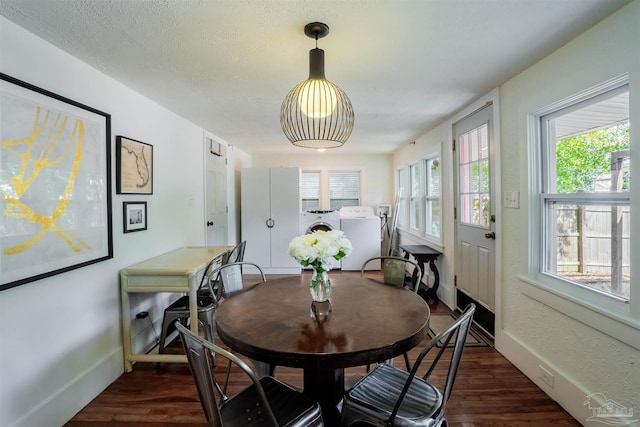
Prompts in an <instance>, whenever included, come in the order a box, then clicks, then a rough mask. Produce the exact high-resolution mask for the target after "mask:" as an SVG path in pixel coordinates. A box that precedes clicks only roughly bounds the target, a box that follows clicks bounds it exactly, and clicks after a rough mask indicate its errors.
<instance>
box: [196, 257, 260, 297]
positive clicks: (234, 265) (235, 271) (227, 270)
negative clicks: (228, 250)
mask: <svg viewBox="0 0 640 427" xmlns="http://www.w3.org/2000/svg"><path fill="white" fill-rule="evenodd" d="M247 267H248V268H252V269H253V268H255V269H256V270H258V273H259V274H260V277H261V279H262V281H263V282H264V281H266V280H267V279H266V277H265V275H264V272H263V271H262V268H260V266H259V265H258V264H255V263H253V262H249V261H242V262H231V263H227V264H224V265H221V266H219V267H217V268H215V269H213V270H211V272H210V274H209V280H208V283H209V284H213V283H215V282H216V280H217V281H219V284H220V285H221V286H218V293H217V294H216V297H217V299H218V300H220V299H221V298H223V297H226V296H229V295H232V294H234V293H236V292H240V291H242V290H243V289H244V281H243V279H242V273H243V269H244V268H247ZM210 290H211V293H212V294H213V287H211V288H210Z"/></svg>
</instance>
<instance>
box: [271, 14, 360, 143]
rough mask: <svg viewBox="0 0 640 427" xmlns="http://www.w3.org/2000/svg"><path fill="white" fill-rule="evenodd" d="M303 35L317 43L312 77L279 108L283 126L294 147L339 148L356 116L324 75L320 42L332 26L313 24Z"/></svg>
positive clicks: (312, 57) (312, 56) (312, 53)
mask: <svg viewBox="0 0 640 427" xmlns="http://www.w3.org/2000/svg"><path fill="white" fill-rule="evenodd" d="M304 33H305V34H306V35H307V36H308V37H310V38H313V39H315V40H316V47H315V49H311V50H310V51H309V78H308V79H307V80H305V81H303V82H302V83H300V84H298V85H297V86H295V87H294V88H293V89H291V90H290V91H289V93H288V94H287V96H286V97H285V99H284V102H283V103H282V107H281V109H280V125H281V126H282V131H283V132H284V134H285V135H286V137H287V138H288V139H289V141H291V143H292V144H293V145H296V146H298V147H307V148H336V147H341V146H342V145H344V143H345V142H346V141H347V139H348V138H349V136H350V135H351V131H352V130H353V123H354V114H353V107H352V105H351V101H350V100H349V97H348V96H347V94H346V93H344V91H343V90H342V89H340V88H339V87H338V86H337V85H336V84H334V83H331V82H330V81H328V80H327V79H326V78H325V76H324V50H322V49H319V48H318V47H317V44H318V39H320V38H323V37H326V36H327V34H329V26H328V25H327V24H324V23H322V22H312V23H309V24H307V25H306V26H305V27H304Z"/></svg>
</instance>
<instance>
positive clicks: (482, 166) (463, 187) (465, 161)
mask: <svg viewBox="0 0 640 427" xmlns="http://www.w3.org/2000/svg"><path fill="white" fill-rule="evenodd" d="M459 141H460V146H461V149H460V154H459V169H460V172H459V179H458V187H459V193H460V211H461V217H460V218H461V222H462V223H463V224H467V225H477V226H481V227H484V228H489V226H490V224H489V218H490V216H491V212H490V210H491V200H490V196H489V192H490V181H489V176H490V171H489V127H488V125H487V124H486V123H485V124H483V125H481V126H479V127H477V128H475V129H472V130H470V131H469V132H466V133H464V134H462V135H460V137H459Z"/></svg>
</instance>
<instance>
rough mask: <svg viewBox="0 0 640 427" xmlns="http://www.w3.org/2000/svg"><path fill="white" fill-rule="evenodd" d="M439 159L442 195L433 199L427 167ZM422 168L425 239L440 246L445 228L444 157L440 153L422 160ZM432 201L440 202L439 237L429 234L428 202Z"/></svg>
mask: <svg viewBox="0 0 640 427" xmlns="http://www.w3.org/2000/svg"><path fill="white" fill-rule="evenodd" d="M435 159H438V161H439V162H440V195H439V196H438V197H431V196H429V185H428V183H427V180H430V178H429V177H430V175H429V170H428V168H427V165H428V164H429V162H430V161H431V160H435ZM422 167H423V169H424V178H423V179H422V184H423V185H424V189H423V190H424V191H423V192H422V194H423V196H424V199H423V201H422V206H423V210H424V214H423V217H422V224H423V225H424V233H423V237H424V238H425V239H427V240H428V241H430V242H433V243H436V244H438V245H441V244H442V228H443V221H442V156H441V155H440V153H439V152H438V153H433V154H432V155H430V156H428V157H425V158H424V159H422ZM430 200H431V201H432V200H438V201H439V202H440V235H439V236H435V235H433V234H431V233H429V231H428V230H429V229H430V228H429V227H427V216H428V214H427V208H426V205H427V202H428V201H430Z"/></svg>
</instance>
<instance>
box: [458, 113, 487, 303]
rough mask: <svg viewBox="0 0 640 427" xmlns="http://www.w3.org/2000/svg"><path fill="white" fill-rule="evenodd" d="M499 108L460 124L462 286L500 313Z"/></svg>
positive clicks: (459, 168) (460, 273) (468, 293)
mask: <svg viewBox="0 0 640 427" xmlns="http://www.w3.org/2000/svg"><path fill="white" fill-rule="evenodd" d="M492 114H493V108H492V107H491V106H487V107H484V108H483V109H482V110H480V111H478V112H476V113H474V114H473V115H471V116H469V117H467V118H465V119H463V120H462V121H460V122H457V123H455V124H454V136H455V153H454V159H455V169H456V171H457V173H456V187H455V188H456V195H455V197H456V203H455V206H456V248H455V259H456V267H455V270H456V271H455V275H456V285H457V288H458V290H460V291H462V292H463V293H464V294H465V295H466V296H468V297H470V298H471V299H473V300H474V301H475V302H477V303H480V304H481V305H482V306H484V307H485V308H486V309H487V310H488V311H490V312H491V313H495V292H496V291H495V288H496V284H495V271H496V268H495V263H496V261H495V259H496V254H495V246H496V245H495V238H496V235H495V215H496V213H497V211H496V208H495V206H496V198H495V196H494V194H493V185H492V183H493V179H494V177H493V176H492V173H491V171H492V169H493V162H494V158H493V156H492V152H491V141H492V140H493V137H492V135H493V122H492Z"/></svg>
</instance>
